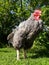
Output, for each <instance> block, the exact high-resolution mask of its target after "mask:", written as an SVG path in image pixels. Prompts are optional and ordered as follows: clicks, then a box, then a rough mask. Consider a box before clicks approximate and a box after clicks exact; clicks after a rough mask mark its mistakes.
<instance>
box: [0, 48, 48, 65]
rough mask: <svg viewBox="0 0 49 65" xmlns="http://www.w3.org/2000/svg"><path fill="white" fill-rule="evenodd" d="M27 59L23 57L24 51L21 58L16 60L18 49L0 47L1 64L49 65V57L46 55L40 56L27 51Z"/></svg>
mask: <svg viewBox="0 0 49 65" xmlns="http://www.w3.org/2000/svg"><path fill="white" fill-rule="evenodd" d="M27 56H28V57H27V59H23V52H22V51H21V52H20V57H21V59H20V60H19V61H17V60H16V51H15V50H14V49H13V48H0V65H49V58H48V57H46V56H42V57H41V56H40V55H39V56H38V54H36V53H34V52H33V53H32V50H30V51H29V52H28V51H27Z"/></svg>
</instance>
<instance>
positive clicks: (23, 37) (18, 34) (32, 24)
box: [7, 10, 43, 60]
mask: <svg viewBox="0 0 49 65" xmlns="http://www.w3.org/2000/svg"><path fill="white" fill-rule="evenodd" d="M40 16H41V10H35V11H34V13H32V14H31V16H30V17H29V18H28V19H27V20H26V21H23V22H21V23H20V24H19V26H18V27H17V28H15V29H14V31H12V33H10V34H9V35H8V37H7V40H8V41H10V43H12V45H13V47H14V48H15V49H16V50H17V60H19V52H20V49H21V48H23V49H24V58H26V50H27V49H29V48H31V46H32V45H33V42H34V40H35V39H36V37H37V36H38V35H39V33H40V32H41V31H42V29H43V22H42V20H41V19H40Z"/></svg>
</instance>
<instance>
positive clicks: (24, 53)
mask: <svg viewBox="0 0 49 65" xmlns="http://www.w3.org/2000/svg"><path fill="white" fill-rule="evenodd" d="M26 57H27V56H26V50H24V59H25V58H26Z"/></svg>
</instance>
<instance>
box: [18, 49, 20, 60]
mask: <svg viewBox="0 0 49 65" xmlns="http://www.w3.org/2000/svg"><path fill="white" fill-rule="evenodd" d="M19 59H20V56H19V50H18V49H17V60H19Z"/></svg>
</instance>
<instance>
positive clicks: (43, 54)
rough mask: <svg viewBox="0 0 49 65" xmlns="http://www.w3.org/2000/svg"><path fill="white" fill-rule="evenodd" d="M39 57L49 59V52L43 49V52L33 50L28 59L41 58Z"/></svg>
mask: <svg viewBox="0 0 49 65" xmlns="http://www.w3.org/2000/svg"><path fill="white" fill-rule="evenodd" d="M28 53H29V52H28ZM31 54H32V55H31ZM39 57H49V50H46V49H42V50H34V51H33V50H32V49H31V51H30V55H29V56H28V58H39Z"/></svg>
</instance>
